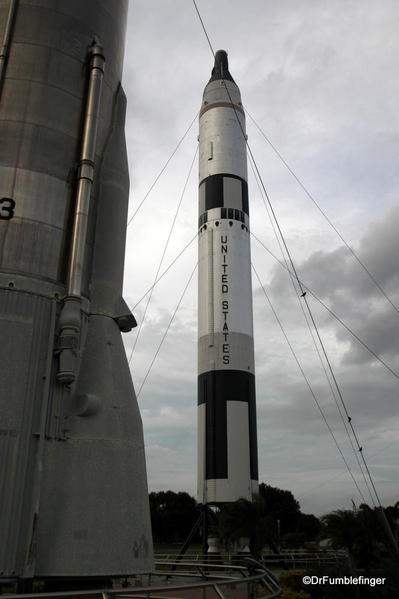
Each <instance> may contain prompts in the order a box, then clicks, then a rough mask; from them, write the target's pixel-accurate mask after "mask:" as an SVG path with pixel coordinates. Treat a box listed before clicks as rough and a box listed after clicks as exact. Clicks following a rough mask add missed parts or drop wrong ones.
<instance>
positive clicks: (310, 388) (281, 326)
mask: <svg viewBox="0 0 399 599" xmlns="http://www.w3.org/2000/svg"><path fill="white" fill-rule="evenodd" d="M252 269H253V271H254V273H255V276H256V278H257V279H258V282H259V285H260V286H261V288H262V291H263V293H264V295H265V298H266V300H267V302H268V304H269V306H270V308H271V310H272V312H273V315H274V318H275V319H276V321H277V324H278V326H279V327H280V329H281V332H282V333H283V335H284V337H285V340H286V342H287V344H288V347H289V348H290V350H291V353H292V355H293V357H294V359H295V362H296V363H297V365H298V368H299V370H300V371H301V374H302V376H303V378H304V380H305V383H306V384H307V386H308V388H309V391H310V393H311V395H312V397H313V399H314V401H315V404H316V406H317V408H318V410H319V412H320V414H321V416H322V418H323V420H324V423H325V425H326V427H327V428H328V431H329V433H330V435H331V437H332V439H333V441H334V443H335V445H336V447H337V449H338V451H339V453H340V454H341V457H342V459H343V461H344V464H345V466H346V468H347V470H348V472H349V474H350V476H351V478H352V480H353V482H354V484H355V486H356V488H357V490H358V492H359V495H360V497H361V498H362V499H363V501H364V503H366V499H365V497H364V495H363V493H362V491H361V489H360V487H359V485H358V483H357V481H356V479H355V477H354V476H353V472H352V470H351V468H350V466H349V464H348V462H347V460H346V458H345V456H344V454H343V451H342V449H341V447H340V445H339V443H338V441H337V439H336V437H335V435H334V432H333V430H332V428H331V426H330V425H329V423H328V420H327V418H326V416H325V414H324V411H323V409H322V407H321V405H320V402H319V400H318V399H317V397H316V394H315V392H314V391H313V387H312V385H311V384H310V381H309V379H308V377H307V376H306V373H305V371H304V369H303V368H302V364H301V363H300V361H299V358H298V356H297V355H296V352H295V350H294V348H293V346H292V344H291V342H290V340H289V338H288V335H287V333H286V331H285V329H284V327H283V324H282V322H281V320H280V319H279V317H278V314H277V312H276V310H275V309H274V306H273V304H272V302H271V300H270V298H269V296H268V294H267V292H266V289H265V288H264V286H263V284H262V281H261V280H260V277H259V275H258V272H257V270H256V268H255V266H254V264H253V263H252Z"/></svg>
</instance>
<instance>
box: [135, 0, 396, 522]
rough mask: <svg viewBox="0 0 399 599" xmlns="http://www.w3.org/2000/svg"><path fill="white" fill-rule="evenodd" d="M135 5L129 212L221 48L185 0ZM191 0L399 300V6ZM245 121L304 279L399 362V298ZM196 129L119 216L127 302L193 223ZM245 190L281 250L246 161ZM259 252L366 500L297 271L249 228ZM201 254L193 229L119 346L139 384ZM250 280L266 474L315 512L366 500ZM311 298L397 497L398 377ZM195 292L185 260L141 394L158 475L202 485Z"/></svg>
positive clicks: (187, 117) (383, 489)
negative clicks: (126, 220)
mask: <svg viewBox="0 0 399 599" xmlns="http://www.w3.org/2000/svg"><path fill="white" fill-rule="evenodd" d="M130 4H131V5H130V13H129V22H128V30H127V46H126V57H125V71H124V87H125V91H126V93H127V96H128V117H127V141H128V149H129V161H130V168H131V171H130V173H131V201H130V216H132V215H133V214H134V213H135V211H136V209H137V207H138V206H139V204H140V203H141V202H142V201H143V199H144V197H145V196H146V194H147V192H148V190H149V189H150V188H151V186H152V185H153V184H154V181H155V179H156V177H157V176H158V174H159V173H160V171H161V169H162V168H163V166H164V165H165V163H166V162H167V161H168V159H169V158H170V156H171V154H172V152H173V150H174V149H175V147H176V145H177V144H178V142H179V140H180V139H181V137H182V136H183V134H184V133H185V132H186V130H187V129H188V127H189V125H190V123H191V122H192V121H193V119H195V116H196V114H197V112H198V110H199V107H200V104H201V97H202V91H203V88H204V85H205V84H206V83H207V81H208V79H209V76H210V71H211V68H212V64H213V59H212V55H211V51H210V48H209V46H208V43H207V41H206V38H205V35H204V33H203V31H202V29H201V25H200V22H199V20H198V16H197V14H196V12H195V9H194V5H193V3H192V2H191V0H157V1H156V2H152V3H148V2H147V1H146V0H131V3H130ZM197 4H198V7H199V10H200V11H201V15H202V18H203V20H204V23H205V25H206V27H207V30H208V34H209V37H210V40H211V42H212V45H213V46H214V49H215V51H216V50H217V49H219V48H224V49H226V50H227V51H228V54H229V63H230V71H231V73H232V75H233V77H234V78H235V81H236V82H237V83H238V85H239V86H240V89H241V94H242V98H243V103H244V105H245V107H246V109H247V110H248V112H249V113H250V114H251V116H252V117H253V118H254V120H255V122H256V123H257V125H258V126H259V127H260V128H261V130H262V131H263V132H264V133H265V135H266V136H267V137H268V138H269V139H270V141H271V142H272V143H273V144H274V146H275V147H276V148H277V149H278V151H279V152H280V153H281V155H282V156H283V157H284V159H285V161H286V162H287V163H288V164H289V165H290V167H291V169H292V170H293V171H294V173H295V175H296V176H297V177H298V178H299V179H300V181H301V182H302V184H303V185H304V186H305V187H306V189H307V190H308V192H309V193H310V194H311V195H312V197H313V198H314V199H315V200H316V201H317V203H318V204H319V206H320V207H321V208H322V210H323V211H324V212H325V213H326V214H327V215H328V217H329V218H330V219H331V221H332V222H333V224H334V226H335V227H336V228H337V229H338V230H339V232H340V233H341V235H342V237H343V238H344V239H345V241H346V242H347V243H348V244H349V245H350V246H351V247H352V248H353V249H354V250H355V252H356V253H357V255H358V256H359V257H360V258H361V260H362V261H363V262H364V263H365V264H366V266H367V268H368V269H369V270H370V272H371V273H372V274H373V276H374V277H375V279H377V280H378V282H379V284H380V285H381V286H382V287H383V288H384V290H385V292H386V294H387V295H388V296H389V298H390V299H391V301H392V302H393V304H394V305H395V306H399V268H398V256H399V236H398V233H397V231H398V229H399V201H398V200H399V198H398V189H399V164H398V162H399V113H398V110H397V98H398V97H399V78H398V76H397V73H398V57H399V39H398V36H397V31H398V25H399V4H398V2H397V1H396V0H392V1H391V0H380V1H378V2H376V1H375V2H372V1H371V0H367V1H364V0H328V1H327V0H325V1H320V0H279V1H278V2H275V1H272V0H250V1H249V2H245V3H244V2H238V1H237V0H197ZM247 131H248V135H249V143H250V145H251V148H252V151H253V153H254V156H255V159H256V161H257V164H258V167H259V170H260V171H261V174H262V178H263V182H264V184H265V187H266V189H267V191H268V193H269V195H270V199H271V202H272V204H273V207H274V210H275V212H276V214H277V217H278V219H279V223H280V226H281V228H282V230H283V232H284V234H285V237H286V241H287V244H288V246H289V248H290V251H291V253H292V256H293V259H294V262H295V265H296V267H297V269H298V272H299V274H300V277H301V279H302V280H303V281H304V282H305V284H306V285H307V286H308V287H309V288H310V289H311V290H312V291H313V292H314V293H315V294H316V295H317V296H318V297H319V298H320V299H321V300H322V301H323V302H324V303H325V304H327V305H328V306H329V307H330V309H331V310H333V312H334V313H336V314H337V315H338V316H339V318H341V319H342V320H343V321H344V322H345V323H346V324H347V325H348V326H349V327H350V328H351V329H352V330H353V331H354V332H355V333H356V334H357V335H358V336H359V337H360V338H361V339H362V340H363V341H364V342H365V343H366V344H367V345H368V346H369V347H370V348H371V349H372V350H373V351H374V352H375V353H376V354H378V355H379V356H380V357H381V358H382V359H383V360H384V361H385V362H386V364H388V365H389V367H390V368H391V369H392V370H393V371H394V372H395V373H399V312H398V310H397V309H395V308H394V307H393V306H392V305H391V304H389V303H388V301H387V300H386V299H385V298H384V297H383V295H382V294H381V293H380V291H379V290H378V289H377V287H376V286H375V285H374V284H373V283H372V281H371V280H370V278H369V277H368V276H367V274H366V273H365V272H364V270H363V269H362V268H361V267H360V266H359V264H358V263H357V261H356V260H355V258H354V257H353V255H352V254H351V253H350V251H349V250H348V249H347V247H345V245H344V243H343V242H342V240H341V239H340V238H339V237H338V235H337V234H336V232H334V230H333V229H332V228H331V226H330V225H329V224H328V222H327V221H326V220H325V218H324V217H323V216H322V214H321V213H320V212H319V211H318V209H317V208H316V207H315V205H314V204H313V203H312V201H311V200H310V199H309V197H308V196H307V194H306V193H305V191H304V190H303V188H301V186H300V185H299V184H298V182H297V181H296V180H295V179H294V178H293V176H292V175H291V174H290V172H289V171H288V170H287V168H286V166H284V164H283V163H282V161H281V160H280V158H279V157H278V156H277V155H276V153H275V152H274V150H273V149H272V148H271V147H270V145H268V143H267V142H266V141H265V139H264V138H263V137H262V135H261V133H260V132H259V130H258V129H257V128H256V126H255V125H254V124H253V122H252V121H251V120H250V119H249V118H247ZM197 135H198V127H197V122H196V121H195V122H194V124H193V126H192V127H191V129H190V130H189V132H188V134H187V136H186V137H185V139H184V141H183V142H182V144H181V146H180V147H179V149H178V151H177V152H176V154H175V155H174V156H173V158H172V159H171V161H170V163H169V165H168V166H167V168H166V169H165V171H164V172H163V174H162V176H161V177H160V178H159V180H158V182H157V183H156V185H155V186H154V187H153V189H152V191H151V192H150V193H149V194H148V196H147V197H146V199H145V201H144V203H143V204H142V207H141V208H140V210H139V211H138V212H137V214H136V215H135V216H134V218H133V220H132V222H131V224H130V225H129V227H128V240H127V254H126V271H125V298H126V300H127V301H128V303H129V305H130V306H132V307H133V306H136V304H137V302H138V301H139V300H140V299H141V298H142V296H143V295H144V293H145V292H146V291H147V289H148V288H149V287H150V286H151V285H152V283H153V281H154V278H155V275H156V272H157V269H158V266H159V263H160V260H161V257H162V254H163V253H164V248H165V244H166V242H167V239H168V236H169V234H170V231H171V230H172V232H171V234H170V240H169V243H168V246H167V248H166V252H165V256H164V259H163V263H162V266H161V272H162V271H163V270H164V269H165V268H166V267H167V266H168V265H169V264H170V262H171V261H172V260H173V259H174V258H175V257H176V256H177V255H178V254H179V252H180V251H181V250H182V249H183V248H184V246H185V245H186V244H187V243H189V241H190V240H191V239H192V238H193V237H194V236H195V234H196V229H197V226H196V224H197V184H198V166H197V162H196V158H195V152H196V148H197ZM193 160H194V166H193V168H192V171H191V174H190V175H189V171H190V165H191V164H192V163H193ZM187 179H188V183H187V185H186V188H185V184H186V180H187ZM249 186H250V210H251V225H252V232H253V233H254V234H255V235H256V237H257V238H259V239H260V240H261V241H262V243H263V244H264V245H265V246H266V247H267V248H269V249H270V250H271V251H272V252H273V253H275V254H276V255H277V256H278V257H279V258H280V259H281V253H280V250H279V247H278V244H277V241H276V239H275V236H274V233H273V230H272V227H271V225H270V221H269V218H268V215H267V212H266V209H265V205H264V202H263V199H262V196H261V194H260V191H259V187H258V185H257V183H256V181H255V179H254V176H253V174H252V172H251V169H250V168H249ZM184 188H185V193H183V190H184ZM179 203H180V208H179V210H178V206H179ZM176 213H177V216H176V218H175V215H176ZM174 219H175V224H174V227H173V229H171V227H172V223H173V221H174ZM252 260H253V264H254V266H255V268H256V270H257V272H258V273H259V276H260V278H261V280H262V283H263V285H264V288H265V290H266V292H267V294H268V295H269V297H270V299H271V301H272V303H273V306H274V308H275V310H276V312H277V314H278V317H279V319H280V320H281V322H282V325H283V327H284V330H285V331H286V334H287V336H288V337H289V339H290V342H291V344H292V345H293V347H294V349H295V352H296V354H297V356H298V359H299V360H300V362H301V365H302V367H303V369H304V371H305V372H306V376H307V377H308V379H309V381H310V383H311V385H312V388H313V390H314V393H315V395H316V396H317V399H318V401H319V402H320V404H321V406H322V407H323V410H324V411H325V414H326V417H327V419H328V422H329V424H330V426H331V428H332V430H333V431H334V434H335V436H336V439H337V441H338V443H339V444H340V447H341V449H342V451H343V453H344V454H345V457H346V459H347V461H348V463H349V464H350V466H351V468H353V473H354V476H355V477H356V479H357V480H358V481H359V483H358V484H359V487H360V489H361V491H362V493H363V495H364V497H365V498H366V499H367V501H370V497H369V495H368V491H367V489H366V487H365V485H364V483H363V482H362V479H361V478H360V477H359V473H358V467H357V463H356V459H355V456H354V454H353V452H352V449H351V446H350V444H349V441H348V438H347V436H346V433H345V429H344V426H343V424H342V421H341V419H340V416H339V413H338V410H337V407H336V405H335V403H334V399H333V397H332V393H331V390H330V387H329V385H328V382H327V380H326V376H325V374H324V371H323V368H322V366H321V364H320V360H319V358H318V355H317V352H316V350H315V347H314V345H313V341H312V338H311V336H310V333H309V330H308V328H307V325H306V322H305V320H304V317H303V315H302V312H301V309H300V306H299V304H298V300H297V298H296V295H295V293H294V290H293V286H292V282H291V280H290V278H289V276H288V275H287V273H286V272H285V271H284V269H282V268H281V266H280V265H279V264H278V263H277V262H276V260H275V259H274V258H272V257H271V256H270V254H268V253H267V252H266V250H265V249H264V248H263V247H262V246H261V245H260V244H259V243H258V242H257V241H256V240H255V239H253V240H252ZM196 261H197V247H196V242H195V240H194V242H193V243H192V244H191V245H190V246H189V247H188V249H187V250H186V251H185V252H184V254H183V255H182V256H181V258H179V260H178V261H177V262H176V264H175V265H174V266H173V267H172V268H171V269H170V271H168V273H167V274H166V275H165V277H164V278H163V279H162V281H161V282H160V283H159V284H158V285H157V286H156V287H155V289H154V292H153V294H152V297H151V301H150V303H149V306H148V309H147V312H146V318H145V321H144V324H143V326H142V328H141V331H140V336H139V338H138V339H137V341H135V340H136V336H137V331H138V329H135V331H134V332H132V333H130V334H128V335H126V336H125V338H124V339H125V344H126V350H127V353H128V356H130V354H131V353H132V350H133V347H134V351H133V353H132V360H131V370H132V375H133V380H134V383H135V388H136V392H138V391H139V390H140V388H141V385H142V383H143V380H144V378H145V376H146V373H147V371H148V368H149V366H150V364H151V361H152V360H153V358H154V356H155V352H156V351H157V348H158V346H159V343H160V342H161V339H162V337H163V335H164V333H165V330H166V328H167V326H168V323H169V321H170V319H171V316H172V314H173V312H174V310H175V308H176V305H177V303H178V301H179V298H180V297H181V294H182V292H183V289H184V288H185V286H186V284H187V282H188V280H189V277H190V275H191V273H192V270H193V268H194V267H195V264H196ZM253 295H254V327H255V349H256V372H257V405H258V442H259V466H260V472H259V474H260V480H261V481H265V482H268V483H270V484H271V485H274V486H278V487H281V488H284V489H290V490H291V491H292V492H293V493H294V495H295V497H296V498H297V499H298V500H299V501H300V504H301V508H302V510H303V511H305V512H313V513H317V514H322V513H326V512H327V511H329V510H332V509H337V508H350V507H351V500H352V499H353V500H354V501H355V503H356V504H359V503H361V502H362V501H363V500H362V498H361V496H360V494H359V492H358V490H357V489H356V487H355V485H354V483H353V481H352V479H351V478H350V476H349V475H348V472H347V471H346V468H345V465H344V463H343V460H342V457H341V456H340V454H339V452H338V450H337V448H336V446H335V445H334V442H333V440H332V438H331V436H330V434H329V432H328V430H327V428H326V425H325V423H324V422H323V420H322V418H321V416H320V413H319V411H318V409H317V407H316V405H315V402H314V399H313V398H312V395H311V393H310V392H309V389H308V387H307V384H306V382H305V381H304V379H303V377H302V375H301V373H300V371H299V369H298V366H297V364H296V362H295V360H294V358H293V356H292V354H291V352H290V349H289V347H288V345H287V342H286V340H285V338H284V336H283V334H282V332H281V329H280V328H279V326H278V324H277V322H276V319H275V317H274V315H273V313H272V311H271V309H270V307H269V305H268V303H267V301H266V299H265V295H264V293H263V291H262V289H261V287H260V285H259V282H258V281H257V280H256V277H255V276H254V277H253ZM308 297H309V303H310V306H311V308H312V310H314V316H315V319H316V321H317V323H318V326H319V327H320V334H321V336H322V338H323V342H324V343H325V346H326V349H327V351H328V355H329V358H330V360H331V363H332V365H333V368H334V371H335V374H336V378H337V380H338V382H339V384H340V387H341V391H342V394H343V396H344V399H345V401H346V404H347V408H348V412H349V413H350V415H351V417H352V419H353V423H354V425H355V428H356V432H357V434H358V437H359V440H360V442H361V444H362V446H363V451H364V455H365V457H366V459H367V461H368V463H369V466H370V470H371V472H372V474H373V477H374V481H375V484H376V486H377V489H378V492H379V494H380V498H381V501H382V503H383V504H384V505H386V504H392V503H394V502H395V501H397V500H399V487H398V482H399V465H398V460H397V455H398V451H399V401H398V394H399V393H398V392H399V378H398V377H399V374H398V375H397V376H395V375H394V374H392V373H391V372H389V370H388V369H387V368H385V367H384V366H383V365H382V364H381V363H380V362H378V361H377V360H376V359H375V358H374V357H373V356H372V355H371V354H370V353H369V352H367V351H366V350H365V349H364V347H362V346H361V345H360V344H359V343H358V342H357V341H356V340H355V339H354V337H352V336H351V335H350V334H349V333H348V331H347V330H346V329H345V328H344V327H343V326H342V325H341V324H339V322H338V321H337V320H335V319H334V318H332V317H331V316H330V315H329V313H328V312H327V311H326V310H325V309H323V308H322V307H321V306H320V304H319V303H317V302H316V301H315V300H314V299H313V298H312V297H311V296H310V295H308ZM196 304H197V282H196V275H194V277H193V278H192V280H191V283H190V284H189V286H188V289H187V292H186V293H185V295H184V297H183V300H182V302H181V305H180V308H179V310H178V311H177V314H176V316H175V318H174V320H173V322H172V325H171V327H170V330H169V332H168V334H167V336H166V338H165V341H164V343H163V345H162V347H161V350H160V351H159V354H158V355H157V357H156V359H155V361H154V364H153V367H152V370H151V371H150V373H149V375H148V377H147V379H146V381H145V384H144V385H143V386H142V388H141V391H140V394H139V405H140V408H141V412H142V417H143V424H144V432H145V442H146V453H147V469H148V480H149V487H150V490H162V489H169V488H170V489H173V490H186V491H188V492H189V493H191V494H193V495H195V493H196ZM145 309H146V300H143V301H142V302H141V303H140V304H139V305H137V306H136V307H135V308H134V314H135V315H136V318H137V320H138V321H139V322H140V321H141V319H142V317H143V314H144V312H145Z"/></svg>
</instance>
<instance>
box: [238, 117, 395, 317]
mask: <svg viewBox="0 0 399 599" xmlns="http://www.w3.org/2000/svg"><path fill="white" fill-rule="evenodd" d="M245 112H246V114H247V115H248V116H249V118H250V119H251V121H252V122H253V123H254V125H255V127H256V128H257V129H258V131H259V132H260V133H261V135H262V136H263V137H264V139H265V140H266V141H267V143H268V144H269V145H270V147H271V148H272V149H273V151H274V152H275V154H276V155H277V156H278V157H279V158H280V160H281V162H282V163H283V164H284V166H285V167H286V168H287V170H288V171H289V172H290V173H291V175H292V176H293V177H294V179H295V181H296V182H297V183H298V185H299V186H300V187H301V188H302V189H303V191H304V192H305V194H306V195H307V196H308V198H309V199H310V200H311V201H312V202H313V204H314V205H315V206H316V208H317V209H318V211H319V212H320V214H322V216H323V217H324V218H325V220H326V221H327V222H328V224H329V225H330V227H331V228H332V229H334V231H335V233H336V234H337V235H338V237H339V238H340V240H341V241H342V243H344V245H345V246H346V247H347V249H348V250H349V251H350V253H351V254H352V256H353V257H354V258H355V259H356V260H357V262H358V263H359V264H360V266H361V267H362V268H363V270H364V271H365V272H366V273H367V275H368V276H369V278H370V279H371V280H372V282H373V283H374V285H375V286H376V287H377V288H378V289H379V291H380V292H381V294H382V295H383V296H384V297H385V299H386V300H387V301H388V302H389V303H390V304H391V306H392V308H393V309H394V310H395V311H396V312H397V313H398V314H399V308H398V307H397V306H396V305H395V304H394V303H393V301H392V300H391V299H390V297H389V296H388V294H387V293H386V292H385V291H384V289H383V287H381V285H380V284H379V282H378V281H377V279H376V278H375V277H374V275H373V274H372V273H371V272H370V271H369V269H368V268H367V266H366V265H365V264H364V262H363V261H362V260H361V259H360V258H359V256H358V255H357V253H356V252H355V250H354V249H353V248H352V247H351V246H350V245H349V243H348V242H347V241H346V240H345V239H344V237H343V235H342V234H341V233H340V232H339V230H338V229H337V227H336V226H335V225H334V223H333V222H332V221H331V219H330V218H329V217H328V216H327V214H326V213H325V212H324V210H323V209H322V208H321V206H320V205H319V204H318V202H317V201H316V200H315V198H314V196H313V195H312V194H311V193H310V191H309V190H308V189H307V188H306V187H305V185H304V184H303V183H302V181H301V180H300V179H299V177H298V176H297V175H296V174H295V172H294V171H293V170H292V168H291V167H290V165H289V164H288V163H287V161H286V160H285V159H284V157H283V156H282V155H281V153H280V152H279V151H278V149H277V148H276V147H275V146H274V144H273V143H272V142H271V141H270V139H269V138H268V137H267V135H266V134H265V132H264V131H263V130H262V129H261V128H260V126H259V125H258V124H257V122H256V121H255V119H254V118H253V117H252V116H251V114H250V113H249V112H248V110H247V109H245Z"/></svg>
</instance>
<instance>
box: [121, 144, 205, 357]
mask: <svg viewBox="0 0 399 599" xmlns="http://www.w3.org/2000/svg"><path fill="white" fill-rule="evenodd" d="M197 153H198V146H196V148H195V152H194V157H193V159H192V161H191V164H190V168H189V170H188V175H187V177H186V180H185V182H184V185H183V190H182V192H181V195H180V199H179V202H178V204H177V208H176V212H175V214H174V217H173V221H172V224H171V227H170V229H169V233H168V237H167V239H166V242H165V246H164V248H163V252H162V256H161V259H160V261H159V264H158V268H157V272H156V274H155V278H154V283H153V285H152V287H151V291H150V294H149V296H148V300H147V303H146V306H145V310H144V314H143V317H142V319H141V322H140V326H139V329H138V331H137V335H136V338H135V340H134V344H133V347H132V351H131V352H130V357H129V361H128V363H129V364H130V362H131V360H132V356H133V354H134V350H135V349H136V345H137V341H138V339H139V336H140V332H141V329H142V327H143V324H144V321H145V317H146V315H147V311H148V306H149V305H150V302H151V298H152V294H153V291H154V287H155V282H156V280H157V279H158V275H159V271H160V270H161V266H162V263H163V260H164V258H165V254H166V250H167V249H168V245H169V241H170V238H171V236H172V233H173V229H174V226H175V223H176V219H177V216H178V214H179V210H180V206H181V204H182V201H183V198H184V195H185V193H186V189H187V184H188V181H189V179H190V175H191V171H192V169H193V165H194V162H195V159H196V157H197Z"/></svg>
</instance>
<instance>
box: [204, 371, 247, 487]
mask: <svg viewBox="0 0 399 599" xmlns="http://www.w3.org/2000/svg"><path fill="white" fill-rule="evenodd" d="M230 401H240V402H245V403H247V404H248V423H249V456H250V475H251V479H252V480H258V451H257V433H256V430H257V429H256V405H255V377H254V375H253V374H252V373H250V372H245V371H241V370H212V371H209V372H204V373H203V374H200V375H199V377H198V405H201V404H205V410H206V424H205V430H206V440H205V447H206V459H205V478H206V479H207V480H209V479H220V478H222V479H223V478H228V451H227V402H230ZM237 441H239V440H237Z"/></svg>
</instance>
